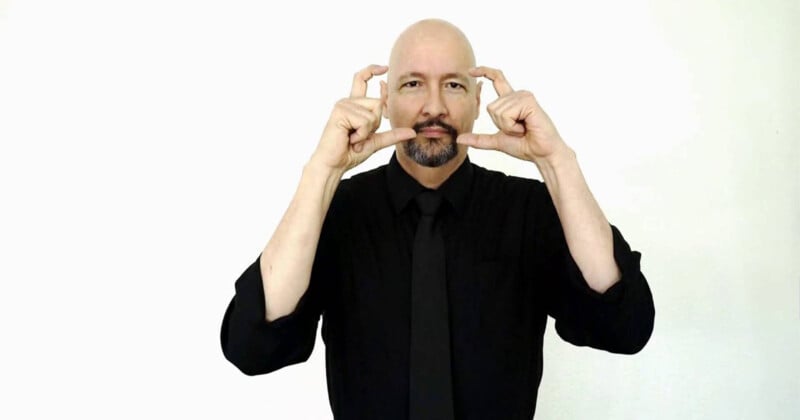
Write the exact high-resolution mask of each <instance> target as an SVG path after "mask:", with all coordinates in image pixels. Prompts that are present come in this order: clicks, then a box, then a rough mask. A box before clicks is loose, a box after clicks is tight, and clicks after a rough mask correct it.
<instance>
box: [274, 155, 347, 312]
mask: <svg viewBox="0 0 800 420" xmlns="http://www.w3.org/2000/svg"><path fill="white" fill-rule="evenodd" d="M341 177H342V173H341V172H337V171H331V170H330V169H328V168H326V167H325V166H324V165H318V164H316V163H315V162H314V161H313V160H312V161H310V162H309V163H308V164H306V166H305V167H304V168H303V174H302V177H301V179H300V184H299V186H298V187H297V191H296V192H295V195H294V197H293V198H292V201H291V203H290V204H289V208H288V209H287V210H286V213H285V214H284V215H283V218H282V219H281V221H280V223H279V224H278V227H277V228H276V229H275V233H274V234H273V235H272V238H271V239H270V240H269V242H268V243H267V245H266V247H265V248H264V252H263V253H262V255H261V260H260V269H261V277H262V279H263V283H264V299H265V303H266V320H267V321H272V320H275V319H277V318H280V317H282V316H284V315H288V314H290V313H291V312H292V311H293V310H294V309H295V307H296V306H297V303H298V302H299V301H300V298H301V297H302V296H303V293H305V291H306V290H307V289H308V285H309V281H310V278H311V269H312V266H313V263H314V256H315V254H316V249H317V244H318V243H319V238H320V233H321V231H322V224H323V222H324V220H325V215H326V214H327V212H328V207H329V206H330V204H331V200H332V199H333V195H334V192H335V191H336V187H337V186H338V185H339V181H340V180H341Z"/></svg>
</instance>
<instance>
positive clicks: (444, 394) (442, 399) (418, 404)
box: [408, 190, 454, 420]
mask: <svg viewBox="0 0 800 420" xmlns="http://www.w3.org/2000/svg"><path fill="white" fill-rule="evenodd" d="M416 202H417V206H419V209H420V212H421V213H422V215H421V217H420V220H419V225H417V234H416V236H415V237H414V251H413V256H412V263H411V264H412V265H411V267H412V268H411V349H410V350H411V353H410V360H409V365H410V373H409V395H408V402H409V419H410V420H427V419H431V420H433V419H436V420H452V419H453V418H454V414H453V385H452V374H451V371H450V326H449V316H448V305H447V282H446V281H445V272H446V271H445V250H444V239H443V237H442V229H441V223H440V224H439V225H435V224H434V217H435V216H436V211H437V210H438V209H439V205H440V204H441V202H442V196H441V195H440V193H439V192H438V191H433V190H425V191H423V192H422V193H420V194H419V195H418V196H417V197H416Z"/></svg>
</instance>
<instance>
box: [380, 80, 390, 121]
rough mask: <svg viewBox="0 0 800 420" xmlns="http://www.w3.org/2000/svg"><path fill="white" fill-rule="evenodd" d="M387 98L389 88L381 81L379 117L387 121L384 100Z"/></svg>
mask: <svg viewBox="0 0 800 420" xmlns="http://www.w3.org/2000/svg"><path fill="white" fill-rule="evenodd" d="M388 97H389V86H388V85H387V84H386V82H384V81H383V80H381V115H383V118H386V119H389V116H388V115H387V107H386V100H387V99H388Z"/></svg>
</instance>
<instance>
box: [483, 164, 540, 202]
mask: <svg viewBox="0 0 800 420" xmlns="http://www.w3.org/2000/svg"><path fill="white" fill-rule="evenodd" d="M472 165H473V170H474V174H475V176H474V189H475V191H477V192H479V193H480V194H485V195H487V196H496V197H497V198H500V199H503V201H506V200H507V199H509V198H513V197H517V198H524V199H526V200H527V199H528V198H530V197H531V196H532V195H533V196H537V197H538V196H541V194H548V193H547V188H546V186H545V184H544V182H542V181H540V180H538V179H534V178H526V177H521V176H516V175H508V174H506V173H504V172H501V171H498V170H495V169H488V168H485V167H482V166H480V165H477V164H474V163H473V164H472Z"/></svg>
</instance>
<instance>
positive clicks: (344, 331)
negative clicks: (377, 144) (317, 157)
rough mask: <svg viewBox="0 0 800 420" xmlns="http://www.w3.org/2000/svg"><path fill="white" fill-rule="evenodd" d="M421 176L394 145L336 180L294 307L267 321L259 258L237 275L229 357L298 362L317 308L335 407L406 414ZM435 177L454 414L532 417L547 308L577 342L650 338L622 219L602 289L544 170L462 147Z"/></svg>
mask: <svg viewBox="0 0 800 420" xmlns="http://www.w3.org/2000/svg"><path fill="white" fill-rule="evenodd" d="M422 188H423V187H422V186H421V185H420V184H419V183H417V182H416V180H414V179H413V178H411V177H410V176H409V175H408V174H407V173H406V172H405V171H404V170H403V169H402V167H401V166H400V165H399V164H398V162H397V158H396V156H394V155H392V158H391V160H390V162H389V164H388V165H383V166H381V167H378V168H376V169H373V170H370V171H368V172H364V173H360V174H357V175H354V176H352V177H351V178H349V179H344V180H342V181H341V182H340V184H339V187H338V189H337V191H336V193H335V195H334V198H333V201H332V202H331V206H330V209H329V211H328V213H327V216H326V218H325V222H324V224H323V227H322V233H321V236H320V242H319V245H318V247H317V253H316V257H315V260H314V265H313V269H312V274H311V280H310V284H309V288H308V290H307V291H306V292H305V294H304V295H303V296H302V298H301V299H300V301H299V303H298V305H297V307H296V308H295V309H294V311H293V312H292V313H290V314H288V315H286V316H283V317H281V318H278V319H275V320H273V321H271V322H267V321H266V317H265V313H266V309H265V303H264V289H263V285H262V281H261V275H260V270H259V262H258V258H257V259H256V261H254V262H253V263H252V264H251V265H250V266H249V267H248V268H247V269H246V270H245V271H244V272H243V273H242V274H241V276H240V277H239V279H238V280H237V281H236V285H235V288H236V294H235V296H234V297H233V299H232V301H231V303H230V305H229V306H228V308H227V311H226V312H225V316H224V320H223V322H222V329H221V342H222V350H223V353H224V355H225V357H226V358H227V359H228V360H229V361H230V362H232V363H233V364H234V365H235V366H236V367H238V368H239V369H240V370H241V371H242V372H244V373H245V374H247V375H259V374H265V373H269V372H272V371H275V370H277V369H280V368H283V367H285V366H288V365H292V364H295V363H300V362H303V361H306V360H307V359H308V357H309V356H310V355H311V352H312V350H313V348H314V341H315V339H316V331H317V324H318V322H319V319H320V315H322V339H323V341H324V343H325V360H326V372H327V381H328V396H329V399H330V404H331V409H332V412H333V415H334V418H335V419H338V420H355V419H370V420H392V419H398V420H400V419H404V420H405V419H408V376H409V371H408V369H409V362H408V361H409V321H410V319H409V316H410V309H409V299H410V290H409V287H410V281H411V251H412V244H413V239H414V232H415V228H416V224H417V221H418V220H419V210H417V208H416V206H415V205H414V203H413V200H412V199H413V197H414V196H415V195H416V194H417V193H418V192H419V191H420V190H422ZM439 189H440V190H441V191H442V193H443V195H444V197H445V203H444V204H443V206H444V209H443V210H442V213H441V215H440V217H441V220H442V223H444V230H445V244H446V247H447V251H446V254H447V258H446V260H447V287H448V296H449V305H450V335H451V336H450V340H451V349H452V372H453V394H454V395H453V397H454V403H455V416H456V419H458V420H470V419H476V420H477V419H481V420H486V419H503V420H515V419H520V420H522V419H525V420H530V419H531V418H532V417H533V414H534V410H535V408H536V395H537V391H538V388H539V383H540V381H541V377H542V340H543V336H544V331H545V326H546V320H547V316H548V315H550V316H552V317H553V318H554V319H555V327H556V331H557V333H558V335H559V336H560V337H561V338H562V339H564V340H566V341H567V342H570V343H572V344H574V345H577V346H590V347H594V348H597V349H603V350H607V351H609V352H614V353H627V354H632V353H636V352H638V351H639V350H640V349H641V348H642V347H643V346H644V345H645V343H647V341H648V340H649V338H650V335H651V333H652V330H653V320H654V316H655V309H654V305H653V298H652V295H651V293H650V289H649V287H648V285H647V281H646V280H645V278H644V276H643V275H642V273H641V272H640V265H639V261H640V257H641V255H640V254H639V253H638V252H635V251H631V249H630V247H629V246H628V244H627V243H626V242H625V240H624V239H623V237H622V235H621V234H620V232H619V230H617V228H616V227H614V226H613V225H612V226H611V228H612V232H613V238H614V258H615V260H616V262H617V265H618V266H619V268H620V271H621V272H622V279H621V280H620V282H619V283H617V284H615V285H614V286H612V287H611V288H610V289H608V290H607V291H606V292H605V293H603V294H600V293H597V292H595V291H594V290H592V289H591V288H589V287H588V285H587V283H586V281H585V280H584V279H583V277H582V275H581V272H580V270H579V268H578V267H577V265H576V264H575V262H574V260H573V259H572V257H571V256H570V254H569V251H568V248H567V244H566V241H565V239H564V233H563V230H562V227H561V223H560V222H559V219H558V215H557V213H556V211H555V208H554V206H553V203H552V199H551V198H550V195H549V193H548V191H547V189H546V187H545V185H544V183H542V182H540V181H538V180H532V179H525V178H520V177H515V176H507V175H504V174H502V173H500V172H496V171H492V170H488V169H485V168H482V167H480V166H477V165H475V164H473V163H471V162H470V160H469V158H467V159H466V160H465V161H464V163H463V164H462V165H461V166H460V167H459V168H458V170H456V172H454V173H453V175H452V176H451V177H450V178H449V179H448V180H447V181H445V183H444V184H442V186H441V187H440V188H439ZM259 258H260V256H259ZM265 414H269V413H265Z"/></svg>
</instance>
